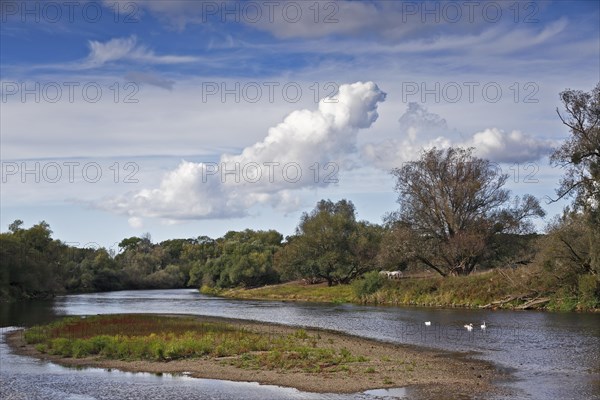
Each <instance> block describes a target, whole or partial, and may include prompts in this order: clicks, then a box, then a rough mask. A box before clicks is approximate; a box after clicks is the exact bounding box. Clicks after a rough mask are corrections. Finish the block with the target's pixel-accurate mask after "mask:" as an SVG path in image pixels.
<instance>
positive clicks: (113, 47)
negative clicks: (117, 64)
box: [82, 36, 197, 68]
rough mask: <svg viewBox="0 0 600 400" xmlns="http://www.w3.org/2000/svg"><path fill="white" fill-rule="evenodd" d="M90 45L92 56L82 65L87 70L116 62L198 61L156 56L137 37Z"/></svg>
mask: <svg viewBox="0 0 600 400" xmlns="http://www.w3.org/2000/svg"><path fill="white" fill-rule="evenodd" d="M88 45H89V48H90V54H89V55H88V57H87V58H86V59H85V60H84V61H83V63H82V66H83V67H87V68H95V67H100V66H102V65H104V64H107V63H110V62H114V61H132V62H139V63H150V64H180V63H189V62H194V61H197V58H196V57H191V56H174V55H162V56H159V55H156V54H155V53H154V51H152V50H150V49H148V48H147V47H146V46H144V45H141V44H138V43H137V38H136V36H130V37H128V38H115V39H111V40H109V41H107V42H104V43H102V42H99V41H96V40H90V41H89V42H88Z"/></svg>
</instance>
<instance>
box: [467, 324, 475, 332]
mask: <svg viewBox="0 0 600 400" xmlns="http://www.w3.org/2000/svg"><path fill="white" fill-rule="evenodd" d="M465 328H467V330H468V331H469V332H471V331H472V330H473V324H466V325H465Z"/></svg>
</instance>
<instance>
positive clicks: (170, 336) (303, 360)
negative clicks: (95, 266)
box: [25, 315, 368, 372]
mask: <svg viewBox="0 0 600 400" xmlns="http://www.w3.org/2000/svg"><path fill="white" fill-rule="evenodd" d="M25 340H26V342H27V343H29V344H34V345H35V348H36V349H37V350H38V351H40V352H44V353H48V354H52V355H60V356H63V357H73V358H82V357H88V356H98V357H101V358H106V359H119V360H150V361H170V360H178V359H185V358H198V357H205V358H220V359H222V360H223V362H225V363H228V364H230V365H235V366H237V367H240V368H250V369H301V370H304V371H309V372H319V371H323V370H328V369H329V370H331V371H332V372H333V371H336V370H337V369H336V368H335V367H337V366H341V365H345V364H348V363H355V362H365V361H368V360H367V359H366V358H364V357H362V356H355V355H353V354H351V352H350V351H349V350H347V349H345V348H342V349H339V350H336V349H334V348H331V346H329V347H328V346H326V344H328V343H329V342H327V341H325V340H322V339H321V338H320V336H319V335H318V334H317V335H311V334H309V333H308V332H307V331H305V330H303V329H298V330H296V331H295V332H293V333H290V334H283V333H277V334H273V333H270V334H261V333H258V332H253V331H251V330H249V329H247V328H243V327H236V326H235V325H233V324H226V323H219V322H201V321H199V320H197V319H195V318H191V317H163V316H151V315H106V316H94V317H87V318H82V317H69V318H64V319H62V320H59V321H56V322H53V323H51V324H48V325H44V326H35V327H33V328H30V329H28V330H27V331H25Z"/></svg>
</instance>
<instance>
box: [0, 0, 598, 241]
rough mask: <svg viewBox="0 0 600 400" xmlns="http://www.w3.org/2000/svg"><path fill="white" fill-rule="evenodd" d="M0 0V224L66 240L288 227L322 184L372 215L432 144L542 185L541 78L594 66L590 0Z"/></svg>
mask: <svg viewBox="0 0 600 400" xmlns="http://www.w3.org/2000/svg"><path fill="white" fill-rule="evenodd" d="M0 4H1V6H0V7H1V9H0V18H1V24H0V34H1V37H0V45H1V46H0V56H1V65H0V66H1V70H0V80H1V88H0V90H1V93H0V95H1V102H0V117H1V118H0V129H1V150H0V154H1V158H2V193H1V198H0V199H1V211H2V213H1V221H0V222H1V226H2V230H6V229H7V226H8V224H9V223H10V222H12V221H13V220H14V219H17V218H19V219H22V220H24V221H25V223H26V225H31V224H34V223H37V222H39V221H41V220H46V221H47V222H48V223H49V224H50V226H51V228H52V229H53V231H54V232H55V237H57V238H59V239H61V240H64V241H67V242H70V243H73V244H77V243H78V244H79V245H81V246H84V245H87V246H92V245H95V244H96V243H97V244H98V245H100V246H106V247H114V248H116V245H115V243H118V241H120V240H121V239H122V238H124V237H128V236H132V235H141V234H143V233H145V232H149V233H150V234H151V235H152V238H153V240H154V241H160V240H165V239H168V238H175V237H197V236H199V235H208V236H212V237H217V236H220V235H222V234H224V233H225V232H227V231H228V230H231V229H234V230H237V229H245V228H252V229H270V228H273V229H277V230H279V231H280V232H282V233H283V234H285V235H287V234H291V233H293V230H294V228H295V226H296V225H297V223H298V220H299V217H300V215H301V213H302V212H304V211H308V210H310V209H311V208H312V207H314V204H315V203H316V202H317V201H318V200H320V199H322V198H330V199H332V200H337V199H341V198H347V199H350V200H352V201H353V202H354V203H355V205H356V207H357V211H358V216H359V218H362V219H368V220H370V221H372V222H381V217H382V216H383V215H384V214H385V213H386V212H389V211H392V210H394V209H395V208H396V207H397V204H396V203H395V199H396V195H395V193H394V192H393V180H392V178H391V176H390V175H389V173H388V171H389V169H390V168H393V167H396V166H401V165H402V163H403V162H408V161H411V160H413V159H415V158H416V157H418V154H419V152H420V151H421V149H423V148H430V147H433V146H438V147H444V146H450V145H463V146H473V147H475V151H476V153H477V155H479V156H482V157H485V158H488V159H490V160H492V161H494V162H496V163H497V165H498V168H501V169H502V171H503V172H505V173H508V174H509V175H510V179H509V185H510V189H511V190H513V192H514V193H516V194H524V193H532V194H534V195H536V196H538V197H539V198H541V199H543V198H544V197H545V196H552V195H553V193H554V188H555V187H556V184H557V182H558V180H559V178H560V174H561V173H560V170H557V169H553V168H551V167H550V166H549V165H548V157H547V156H548V154H549V152H551V151H552V148H553V147H555V146H556V145H557V144H558V143H560V141H562V140H564V139H565V138H566V137H567V136H568V131H567V130H566V129H565V127H564V126H562V124H561V123H560V121H559V119H558V118H557V115H556V111H555V110H556V108H557V107H559V106H560V103H559V100H558V93H559V92H560V91H562V90H564V89H566V88H572V89H582V90H591V89H592V88H593V87H594V86H595V85H596V83H597V82H598V81H600V31H599V28H598V21H599V20H600V6H599V3H598V2H593V1H579V2H578V1H543V2H512V1H501V2H500V1H495V2H494V1H490V2H477V3H469V2H462V1H461V2H453V1H450V2H412V1H362V2H361V1H335V2H334V1H320V2H312V1H311V2H300V1H279V2H275V3H273V2H264V1H251V2H225V1H218V2H212V1H205V2H199V1H198V2H193V1H185V0H183V1H178V0H176V1H135V2H134V1H113V0H107V1H102V2H86V1H79V2H76V4H74V5H73V6H67V5H65V3H64V2H52V1H45V2H20V1H3V2H2V3H0ZM70 7H71V8H70ZM117 10H118V12H115V11H117ZM224 170H228V171H229V173H224V172H223V171H224ZM269 173H272V176H271V175H269ZM298 173H300V175H298ZM236 179H237V180H236ZM563 206H564V203H563V204H553V205H548V206H546V209H547V211H548V214H549V217H548V218H550V217H551V216H552V215H554V214H556V213H559V212H560V211H561V209H562V207H563ZM544 224H545V221H539V222H538V224H537V226H538V227H539V228H540V229H542V228H543V226H544Z"/></svg>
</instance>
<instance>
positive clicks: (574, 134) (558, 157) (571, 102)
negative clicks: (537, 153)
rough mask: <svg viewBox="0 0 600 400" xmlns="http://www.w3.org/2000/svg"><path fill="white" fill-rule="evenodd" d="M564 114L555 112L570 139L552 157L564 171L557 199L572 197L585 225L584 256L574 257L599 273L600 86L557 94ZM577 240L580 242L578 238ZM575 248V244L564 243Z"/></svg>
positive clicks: (599, 84) (582, 254)
mask: <svg viewBox="0 0 600 400" xmlns="http://www.w3.org/2000/svg"><path fill="white" fill-rule="evenodd" d="M560 99H561V101H562V103H563V105H564V108H565V111H566V115H564V116H563V115H562V114H561V113H560V111H559V110H558V109H557V110H556V112H557V113H558V116H559V118H560V119H561V121H562V122H563V124H565V125H566V126H567V127H568V128H569V130H570V131H571V136H570V138H569V139H567V140H566V141H565V142H564V143H563V144H562V146H560V147H559V148H558V149H556V151H555V152H554V153H553V154H552V156H551V158H550V161H551V164H552V165H553V166H558V167H561V168H564V169H565V174H564V176H563V178H562V179H561V182H560V185H559V187H558V189H557V191H556V193H557V196H558V197H557V198H556V199H554V200H553V201H558V200H559V199H562V198H566V197H570V196H571V197H573V198H574V204H573V206H574V209H575V210H576V211H579V212H581V213H582V214H583V215H584V216H585V218H586V220H587V224H588V230H589V233H588V234H587V235H586V236H585V238H584V240H586V241H588V242H589V252H587V254H584V253H581V254H577V257H580V258H581V259H582V260H583V262H584V263H587V264H589V265H590V272H592V273H594V274H598V272H600V83H598V84H597V85H596V87H595V88H594V89H593V90H592V91H591V92H590V93H586V92H583V91H581V90H570V89H568V90H565V91H563V92H562V93H560ZM577 240H580V239H577ZM563 244H564V245H565V246H567V245H569V246H571V247H572V249H575V247H576V246H575V243H572V242H566V241H563Z"/></svg>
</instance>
